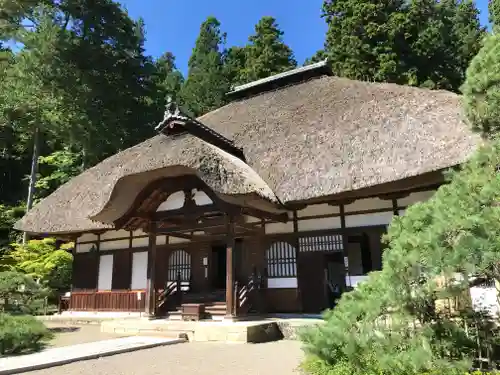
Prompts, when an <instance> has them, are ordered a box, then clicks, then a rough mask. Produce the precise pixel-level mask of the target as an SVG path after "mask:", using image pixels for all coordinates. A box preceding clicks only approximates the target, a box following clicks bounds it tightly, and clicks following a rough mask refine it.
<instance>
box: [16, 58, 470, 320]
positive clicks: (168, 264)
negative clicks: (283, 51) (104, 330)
mask: <svg viewBox="0 0 500 375" xmlns="http://www.w3.org/2000/svg"><path fill="white" fill-rule="evenodd" d="M228 97H229V99H230V103H229V104H227V105H225V106H224V107H222V108H219V109H216V110H214V111H212V112H210V113H207V114H205V115H203V116H201V117H200V118H197V119H195V118H191V117H189V116H187V115H186V114H184V113H183V112H182V111H181V110H180V109H179V108H178V107H177V106H176V105H175V103H173V102H170V103H169V104H168V105H167V110H166V112H165V117H164V119H163V121H162V122H161V123H160V124H159V125H158V127H157V131H158V134H157V135H156V136H154V137H153V138H151V139H148V140H146V141H144V142H142V143H140V144H138V145H136V146H134V147H131V148H129V149H126V150H124V151H122V152H120V153H118V154H116V155H113V156H111V157H109V158H107V159H106V160H104V161H102V162H101V163H99V164H97V165H96V166H94V167H92V168H90V169H88V170H86V171H85V172H83V173H82V174H81V175H79V176H77V177H75V178H73V179H72V180H71V181H69V182H68V183H66V184H64V185H63V186H61V187H60V188H59V189H57V190H56V191H55V192H54V193H52V194H51V195H50V196H48V197H47V198H45V199H44V200H43V201H41V202H40V203H39V204H38V205H36V206H35V207H34V208H33V209H32V210H30V211H29V212H28V213H27V214H26V215H25V217H24V218H23V219H21V220H20V221H19V222H18V223H17V224H16V226H15V227H16V229H18V230H21V231H26V232H28V233H30V234H33V235H50V236H55V237H60V238H65V239H73V240H75V241H76V245H75V249H74V270H73V284H72V291H71V298H70V306H69V309H70V311H71V312H72V313H84V312H92V313H96V312H97V313H102V314H105V313H109V312H113V313H116V314H118V313H120V314H129V315H133V314H139V313H141V314H148V315H151V316H157V317H167V318H171V319H174V318H194V319H202V318H206V319H217V318H228V319H234V318H240V317H244V316H248V315H252V314H268V313H295V312H304V313H319V312H321V311H322V310H324V309H325V308H328V307H332V306H333V305H334V303H335V300H336V298H338V296H340V294H341V293H342V292H344V291H346V290H349V289H350V288H354V287H356V284H357V283H359V282H362V281H363V279H364V278H365V277H366V275H367V273H369V272H370V271H373V270H378V269H380V268H381V266H382V254H383V251H384V245H383V243H382V241H381V236H382V235H383V234H384V232H385V231H386V230H387V226H388V224H389V223H390V221H391V220H392V218H393V216H397V215H404V213H405V209H406V208H407V207H408V206H409V205H411V204H414V203H416V202H421V201H425V200H427V199H428V198H429V197H431V196H432V194H433V193H434V192H435V190H436V189H437V188H438V187H439V186H440V185H441V184H443V183H444V179H443V173H442V172H443V171H444V170H446V169H449V168H451V167H455V166H458V165H460V164H461V163H462V162H464V161H465V160H467V159H468V158H469V157H470V155H471V154H472V153H473V152H474V151H475V149H476V148H477V146H478V145H479V143H480V139H479V138H478V137H477V136H476V135H474V134H473V133H472V132H471V130H469V128H468V126H467V124H466V122H465V120H464V118H463V115H462V110H461V103H460V97H459V96H458V95H456V94H453V93H450V92H447V91H431V90H426V89H420V88H415V87H407V86H399V85H395V84H385V83H369V82H359V81H353V80H349V79H344V78H338V77H335V76H334V75H333V74H332V72H331V70H330V68H329V65H328V62H327V61H325V62H320V63H317V64H313V65H310V66H307V67H302V68H298V69H295V70H292V71H290V72H286V73H282V74H279V75H276V76H272V77H269V78H266V79H262V80H259V81H256V82H252V83H249V84H246V85H242V86H238V87H235V88H234V89H233V90H232V91H231V92H230V93H228Z"/></svg>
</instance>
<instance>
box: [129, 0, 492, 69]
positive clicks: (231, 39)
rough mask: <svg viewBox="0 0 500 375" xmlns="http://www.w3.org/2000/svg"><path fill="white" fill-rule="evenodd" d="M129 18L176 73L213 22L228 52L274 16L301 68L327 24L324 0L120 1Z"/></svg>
mask: <svg viewBox="0 0 500 375" xmlns="http://www.w3.org/2000/svg"><path fill="white" fill-rule="evenodd" d="M120 2H121V3H122V4H123V5H125V7H126V8H127V9H128V11H129V13H130V15H131V16H132V17H133V18H138V17H143V18H144V20H145V22H146V32H147V41H146V49H147V53H148V54H150V55H153V56H155V57H157V56H159V55H161V54H162V53H163V52H165V51H171V52H172V53H173V54H174V55H175V57H176V59H177V66H178V68H179V69H181V70H182V71H183V73H185V72H186V69H187V61H188V59H189V56H190V54H191V50H192V48H193V46H194V42H195V40H196V37H197V35H198V32H199V27H200V24H201V23H202V22H203V21H204V20H205V19H206V18H207V17H208V16H210V15H213V16H215V17H217V19H218V20H219V21H220V22H221V24H222V30H223V31H224V32H226V33H227V42H228V45H229V46H232V45H244V44H245V43H246V41H247V39H248V36H249V35H250V34H252V33H253V31H254V26H255V24H256V23H257V21H258V20H259V19H260V18H261V17H262V16H273V17H274V18H276V19H277V21H278V23H279V25H280V27H281V29H282V30H283V31H284V32H285V35H284V39H285V42H286V43H287V44H288V45H289V46H290V47H291V48H292V49H293V51H294V53H295V57H296V58H297V60H298V62H299V63H302V62H303V61H304V60H305V59H306V58H307V57H309V56H311V55H312V54H313V53H314V52H316V51H317V50H318V49H320V48H322V47H323V42H324V37H325V32H326V24H325V22H324V20H323V19H322V18H320V16H321V5H322V3H323V0H250V1H238V0H176V1H174V0H121V1H120ZM476 3H477V5H478V8H479V9H480V10H481V21H482V23H483V24H486V23H487V20H488V0H477V1H476Z"/></svg>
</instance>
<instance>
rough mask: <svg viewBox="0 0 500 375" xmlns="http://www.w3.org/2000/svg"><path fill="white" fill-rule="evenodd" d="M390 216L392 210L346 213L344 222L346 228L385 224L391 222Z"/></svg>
mask: <svg viewBox="0 0 500 375" xmlns="http://www.w3.org/2000/svg"><path fill="white" fill-rule="evenodd" d="M392 216H393V213H392V211H388V212H377V213H373V214H361V215H348V216H346V218H345V224H346V227H348V228H352V227H369V226H374V225H387V224H389V223H390V222H391V220H392Z"/></svg>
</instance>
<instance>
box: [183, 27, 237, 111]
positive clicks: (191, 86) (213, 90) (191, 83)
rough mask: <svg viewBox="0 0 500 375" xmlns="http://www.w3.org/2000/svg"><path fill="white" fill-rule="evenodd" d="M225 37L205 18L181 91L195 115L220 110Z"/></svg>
mask: <svg viewBox="0 0 500 375" xmlns="http://www.w3.org/2000/svg"><path fill="white" fill-rule="evenodd" d="M224 43H225V35H224V34H223V33H222V32H221V30H220V22H219V21H218V20H217V19H216V18H215V17H208V18H207V20H206V21H205V22H203V23H202V24H201V27H200V34H199V35H198V38H197V40H196V44H195V47H194V49H193V52H192V54H191V57H190V59H189V63H188V68H189V70H188V76H187V79H186V82H185V84H184V85H183V87H182V89H181V92H180V99H181V102H183V103H185V105H186V106H187V107H188V109H189V110H190V111H191V112H192V114H193V115H194V116H199V115H201V114H204V113H206V112H209V111H210V110H213V109H215V108H218V107H221V106H222V105H223V104H224V103H225V94H226V93H227V92H228V91H229V82H228V79H227V77H226V75H225V71H224V61H223V55H224V53H223V52H224V51H223V45H224Z"/></svg>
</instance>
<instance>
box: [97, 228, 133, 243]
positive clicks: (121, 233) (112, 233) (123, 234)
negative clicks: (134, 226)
mask: <svg viewBox="0 0 500 375" xmlns="http://www.w3.org/2000/svg"><path fill="white" fill-rule="evenodd" d="M113 238H130V232H129V231H127V230H123V229H120V230H108V231H107V232H104V233H103V234H101V240H108V239H109V240H110V239H113Z"/></svg>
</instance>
